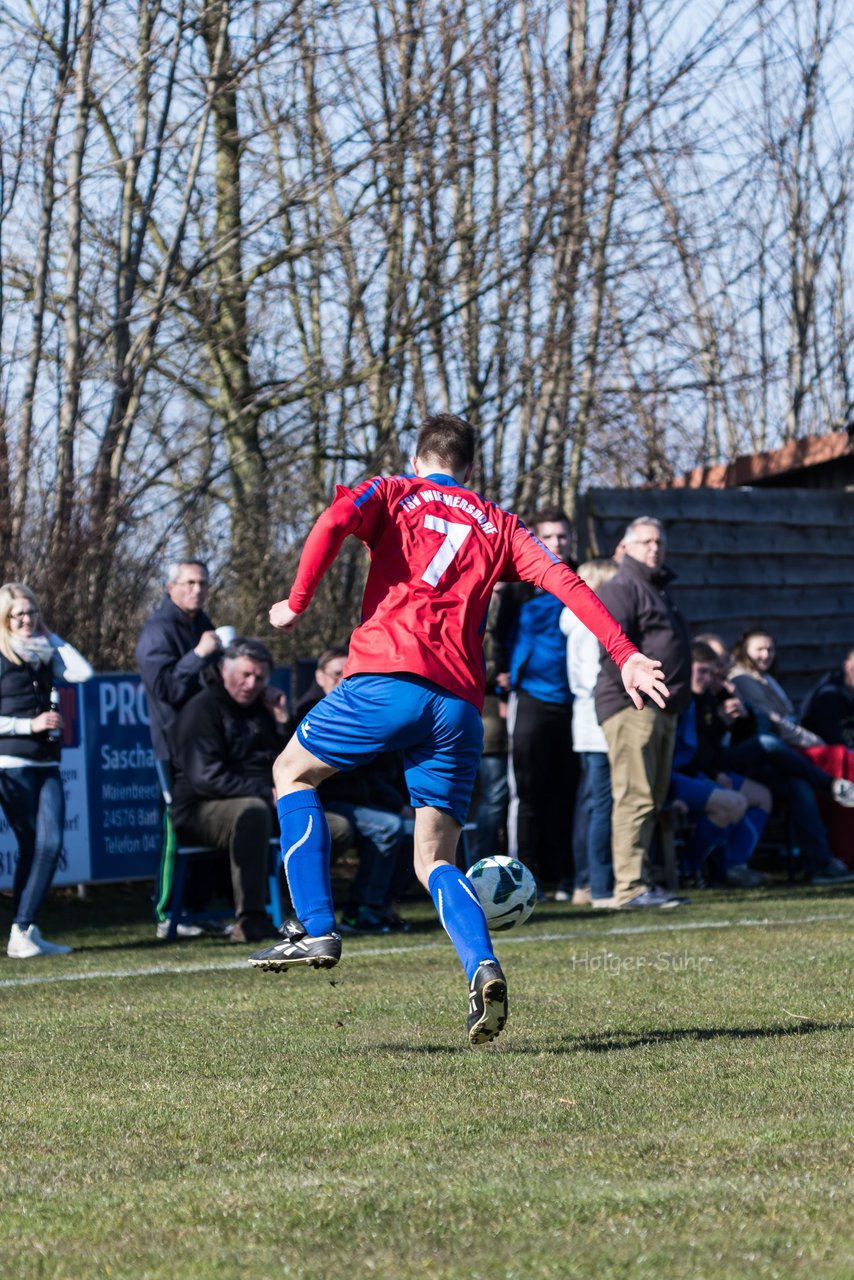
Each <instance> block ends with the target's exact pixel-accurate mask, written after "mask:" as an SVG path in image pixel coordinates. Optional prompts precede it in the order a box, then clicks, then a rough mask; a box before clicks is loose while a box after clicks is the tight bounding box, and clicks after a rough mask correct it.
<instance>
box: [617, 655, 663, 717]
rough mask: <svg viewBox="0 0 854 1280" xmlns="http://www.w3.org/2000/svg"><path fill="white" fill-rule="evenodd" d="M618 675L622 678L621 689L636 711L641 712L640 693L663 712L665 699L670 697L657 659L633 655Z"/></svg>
mask: <svg viewBox="0 0 854 1280" xmlns="http://www.w3.org/2000/svg"><path fill="white" fill-rule="evenodd" d="M620 674H621V675H622V677H623V687H624V688H625V690H626V693H627V694H628V695H629V697H630V698H631V700H632V702H633V703H634V704H635V706H636V707H637V709H638V711H643V698H642V697H641V694H642V693H645V694H646V696H647V697H648V698H651V699H652V701H653V702H654V703H655V704H656V706H659V707H661V709H662V711H663V710H664V703H665V699H666V698H669V697H670V690H669V689H668V688H667V685H666V684H665V683H664V676H663V675H662V673H661V663H660V662H659V661H658V659H657V658H646V657H644V655H643V654H642V653H633V654H632V656H631V657H630V658H629V659H628V661H627V662H625V663H624V664H623V669H622V671H621V672H620Z"/></svg>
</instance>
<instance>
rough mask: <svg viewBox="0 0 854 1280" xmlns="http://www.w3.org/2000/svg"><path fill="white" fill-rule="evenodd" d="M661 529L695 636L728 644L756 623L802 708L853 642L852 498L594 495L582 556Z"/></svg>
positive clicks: (792, 492) (586, 510) (765, 493)
mask: <svg viewBox="0 0 854 1280" xmlns="http://www.w3.org/2000/svg"><path fill="white" fill-rule="evenodd" d="M641 515H651V516H655V517H657V519H659V520H661V521H662V522H663V524H664V526H665V528H666V529H667V536H668V555H667V562H668V565H669V567H670V568H672V569H673V571H674V572H675V573H676V574H677V575H678V580H677V581H676V582H675V583H674V584H673V595H674V599H676V601H677V602H678V604H679V607H680V608H681V609H682V611H683V613H684V614H685V616H686V618H687V619H688V622H689V623H690V625H691V627H692V628H693V629H694V630H695V631H706V630H708V631H717V632H719V633H720V634H721V635H722V636H723V637H724V639H725V640H726V641H727V642H728V643H730V644H731V643H732V642H733V641H734V640H735V639H736V637H737V636H738V635H739V633H740V632H741V631H742V630H743V629H744V628H745V627H747V626H750V625H751V624H752V623H756V622H759V623H762V624H763V625H767V626H768V628H769V630H770V631H771V633H772V634H773V635H774V637H775V638H776V641H777V646H778V659H777V674H778V676H779V678H780V681H781V683H782V684H783V686H784V688H785V689H786V691H787V692H788V693H789V694H790V696H791V697H792V698H793V699H794V700H795V702H796V703H797V702H799V701H800V699H801V698H802V697H803V695H804V694H805V693H806V692H807V691H808V689H809V688H810V687H811V686H812V685H813V684H814V683H815V681H816V680H818V678H819V677H820V676H821V675H823V674H824V673H825V672H826V671H829V670H832V669H834V668H835V667H838V666H839V665H840V664H841V661H842V658H843V656H844V653H845V651H846V649H847V648H849V647H850V646H851V645H852V644H854V492H852V491H847V490H845V489H838V490H827V489H824V490H816V489H808V490H805V489H786V488H780V489H752V488H750V489H748V488H740V489H706V488H679V489H668V490H658V489H642V490H622V489H591V490H589V491H588V492H587V494H586V495H585V497H584V500H583V504H582V513H581V517H580V519H579V530H578V534H579V537H578V542H579V555H580V556H582V557H583V556H584V554H585V542H586V550H587V552H588V553H589V554H592V555H610V554H611V552H612V551H613V550H614V547H615V546H616V544H617V543H618V541H619V540H620V537H621V535H622V533H623V531H624V529H625V527H626V525H627V524H628V523H629V522H630V521H631V520H634V519H635V518H636V517H637V516H641Z"/></svg>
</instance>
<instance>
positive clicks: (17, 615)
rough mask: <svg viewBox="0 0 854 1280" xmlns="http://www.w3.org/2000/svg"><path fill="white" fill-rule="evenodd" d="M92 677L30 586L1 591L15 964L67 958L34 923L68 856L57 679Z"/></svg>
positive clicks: (2, 735) (0, 753)
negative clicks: (51, 625) (14, 858)
mask: <svg viewBox="0 0 854 1280" xmlns="http://www.w3.org/2000/svg"><path fill="white" fill-rule="evenodd" d="M93 674H94V672H93V670H92V668H91V667H90V665H89V663H88V662H87V661H86V659H85V658H83V657H81V656H80V654H79V653H78V652H77V650H76V649H74V648H72V646H71V645H70V644H66V642H65V641H64V640H61V639H60V638H59V636H57V635H54V634H53V632H51V631H49V630H48V629H47V628H46V626H45V625H44V622H43V621H42V615H41V609H40V608H39V604H38V601H37V600H36V597H35V596H34V595H33V593H32V591H30V589H29V587H25V586H23V585H22V584H21V583H18V582H7V583H5V584H4V585H3V586H2V587H0V807H2V809H3V812H4V813H5V815H6V820H7V822H8V823H9V826H10V828H11V830H12V831H13V832H14V834H15V837H16V839H17V841H18V862H17V866H16V868H15V877H14V881H13V886H12V891H13V911H14V923H13V924H12V931H11V933H10V935H9V943H8V946H7V947H6V954H7V955H8V956H10V957H11V958H12V959H13V960H29V959H31V958H32V957H34V956H44V955H62V954H65V953H67V952H69V951H70V950H71V948H70V947H66V946H62V945H59V944H57V943H53V942H47V941H45V939H44V938H43V937H42V936H41V933H40V932H39V928H38V925H37V924H36V918H37V916H38V912H39V908H40V907H41V904H42V902H43V901H44V897H45V894H46V893H47V891H48V889H49V888H50V885H51V881H52V880H53V877H54V874H55V872H56V868H57V865H58V863H59V857H60V854H61V853H62V837H63V830H64V826H65V792H64V789H63V785H62V778H61V777H60V772H59V752H60V743H59V739H60V736H61V733H62V723H63V722H62V716H61V715H60V714H59V711H58V710H56V708H55V707H52V706H51V691H52V689H53V683H54V681H55V680H59V679H61V680H70V681H73V682H75V683H77V682H80V681H83V680H88V679H89V677H90V676H91V675H93Z"/></svg>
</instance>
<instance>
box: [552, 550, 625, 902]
mask: <svg viewBox="0 0 854 1280" xmlns="http://www.w3.org/2000/svg"><path fill="white" fill-rule="evenodd" d="M616 572H617V565H616V564H615V563H614V561H613V560H607V559H604V560H588V561H586V562H585V563H584V564H582V565H580V566H579V569H578V576H579V578H581V580H582V582H586V583H587V585H588V587H589V588H590V590H591V591H595V592H597V594H598V592H599V589H600V587H601V586H602V584H603V583H605V582H610V580H611V578H613V577H614V576H615V574H616ZM560 626H561V630H562V631H563V633H564V635H565V636H566V637H567V641H566V661H567V672H568V676H569V687H570V689H571V690H572V697H573V702H572V746H573V749H574V751H575V754H576V756H577V758H578V761H579V764H580V767H581V779H580V782H579V787H578V791H577V793H576V798H575V821H574V824H573V840H572V847H573V854H574V861H575V884H574V888H573V895H572V900H573V902H574V903H576V905H581V904H582V903H583V902H585V901H587V902H590V903H591V905H592V906H593V907H595V908H598V909H607V908H610V907H613V906H614V896H613V894H614V870H613V863H612V861H611V769H610V766H609V764H608V743H607V741H606V739H605V735H604V733H603V732H602V729H601V727H600V725H599V722H598V720H597V719H596V705H595V700H594V693H595V690H596V681H597V680H598V678H599V665H600V660H599V655H600V653H601V649H600V646H599V641H598V640H597V639H596V637H595V636H594V635H593V634H592V632H590V631H588V630H587V628H586V627H585V626H584V625H583V624H582V623H580V622H579V620H578V619H577V618H576V616H575V614H574V613H573V612H572V610H571V609H564V611H563V613H562V614H561V616H560ZM585 885H586V888H587V892H586V894H585V893H584V889H585ZM556 896H557V895H556Z"/></svg>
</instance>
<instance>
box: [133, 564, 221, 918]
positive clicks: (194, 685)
mask: <svg viewBox="0 0 854 1280" xmlns="http://www.w3.org/2000/svg"><path fill="white" fill-rule="evenodd" d="M209 589H210V579H209V577H208V570H207V566H206V565H205V563H204V561H202V560H196V559H194V558H192V557H188V558H187V559H185V560H176V561H174V562H173V563H172V564H170V565H169V566H168V568H167V571H166V584H165V594H164V596H163V599H162V600H161V602H160V604H159V605H158V606H157V608H156V609H155V610H154V612H153V613H151V614H150V615H149V616H148V618H147V619H146V620H145V622H144V623H143V626H142V630H141V631H140V633H139V638H138V639H137V642H136V665H137V670H138V671H139V674H140V676H141V677H142V683H143V685H144V687H145V694H146V699H147V702H148V717H149V730H150V733H151V744H152V746H153V747H154V757H155V765H156V769H157V775H158V781H159V783H160V788H161V791H162V792H163V796H164V800H165V802H166V804H167V805H168V804H169V802H170V800H171V791H172V750H171V743H170V738H171V734H172V729H173V727H174V724H175V719H176V717H177V715H178V712H179V711H180V710H181V708H182V707H183V706H185V705H186V703H187V702H189V700H190V698H192V697H193V696H194V694H197V693H198V692H199V690H200V689H201V687H202V685H201V676H202V672H203V671H205V670H206V668H208V667H210V666H211V664H212V663H214V662H215V661H216V660H217V659H218V658H219V656H220V654H221V653H222V643H221V641H220V638H219V636H218V635H217V633H216V631H215V630H214V625H213V623H212V622H211V620H210V618H209V617H208V615H207V614H206V613H205V611H204V605H205V601H206V600H207V595H208V590H209ZM172 844H173V842H172V841H170V840H168V839H167V840H166V841H165V842H164V847H163V855H162V857H161V862H160V873H159V877H158V880H159V883H158V887H157V901H156V906H155V915H156V917H157V921H158V934H159V935H160V936H165V932H166V928H167V921H166V914H167V909H168V905H169V899H170V897H171V894H172V877H173V872H174V854H173V851H172ZM179 932H180V933H181V935H182V936H184V935H190V934H192V935H198V934H199V933H201V930H200V929H199V928H198V927H196V926H193V925H181V926H179Z"/></svg>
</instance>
